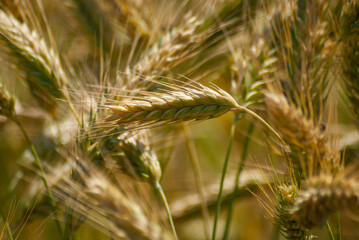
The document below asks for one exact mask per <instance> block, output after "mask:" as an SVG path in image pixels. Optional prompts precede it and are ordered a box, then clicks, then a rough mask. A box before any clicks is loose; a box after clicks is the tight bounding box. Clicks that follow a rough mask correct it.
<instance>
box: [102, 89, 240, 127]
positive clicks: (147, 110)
mask: <svg viewBox="0 0 359 240" xmlns="http://www.w3.org/2000/svg"><path fill="white" fill-rule="evenodd" d="M105 108H107V109H108V110H110V113H112V115H110V116H108V117H107V118H106V119H105V121H106V122H110V121H111V122H114V123H116V124H128V123H141V124H144V123H159V122H163V123H173V122H182V121H198V120H205V119H209V118H214V117H218V116H221V115H222V114H224V113H226V112H228V111H230V110H232V109H237V108H239V105H238V104H237V103H236V101H235V100H234V99H233V98H232V97H231V96H230V95H229V94H228V93H226V92H225V91H223V90H221V89H219V88H216V89H211V88H208V87H204V86H201V88H197V89H194V88H189V87H177V88H176V89H174V90H169V91H164V92H161V93H154V92H146V94H145V95H144V96H143V97H142V98H141V99H140V100H129V101H123V102H119V105H108V106H105Z"/></svg>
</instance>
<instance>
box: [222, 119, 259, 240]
mask: <svg viewBox="0 0 359 240" xmlns="http://www.w3.org/2000/svg"><path fill="white" fill-rule="evenodd" d="M253 130H254V125H253V124H252V123H251V124H250V126H249V128H248V133H247V136H246V138H245V140H244V144H243V151H242V156H241V160H240V162H239V166H238V170H237V175H236V178H235V183H234V187H233V191H232V196H231V199H230V201H229V205H228V215H227V221H226V227H225V230H224V233H223V239H224V240H226V239H228V237H229V232H230V228H231V222H232V217H233V203H234V200H235V199H236V196H237V192H238V186H239V179H240V176H241V173H242V170H243V167H244V162H245V161H246V158H247V153H248V146H249V142H250V136H251V134H252V132H253Z"/></svg>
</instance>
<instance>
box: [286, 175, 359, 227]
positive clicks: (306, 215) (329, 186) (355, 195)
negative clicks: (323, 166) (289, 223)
mask: <svg viewBox="0 0 359 240" xmlns="http://www.w3.org/2000/svg"><path fill="white" fill-rule="evenodd" d="M358 204H359V184H358V181H357V178H356V177H354V178H353V177H347V176H343V174H339V175H337V176H333V174H325V173H322V174H320V175H319V176H316V177H312V178H310V179H308V180H306V181H305V182H304V186H303V188H302V190H301V191H300V193H299V194H298V196H297V198H296V199H295V201H294V202H293V207H292V209H291V211H290V213H291V215H292V216H293V218H294V219H295V220H296V221H298V222H299V223H300V224H301V225H302V226H304V227H306V228H309V229H310V228H313V227H315V226H318V225H320V224H321V223H323V222H324V220H325V219H326V218H327V217H328V216H329V215H330V214H332V213H335V212H336V211H339V210H343V209H345V208H347V207H357V206H358Z"/></svg>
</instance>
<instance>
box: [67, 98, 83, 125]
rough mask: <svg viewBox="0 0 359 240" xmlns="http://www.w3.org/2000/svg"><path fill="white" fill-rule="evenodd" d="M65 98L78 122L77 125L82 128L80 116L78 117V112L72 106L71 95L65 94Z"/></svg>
mask: <svg viewBox="0 0 359 240" xmlns="http://www.w3.org/2000/svg"><path fill="white" fill-rule="evenodd" d="M63 96H64V97H65V99H66V102H67V105H68V106H69V107H70V109H71V111H72V112H73V114H74V116H75V118H76V121H77V123H78V124H79V126H81V121H80V118H79V115H77V112H76V110H75V108H74V106H73V105H72V103H71V101H70V97H69V94H68V92H67V91H66V92H63Z"/></svg>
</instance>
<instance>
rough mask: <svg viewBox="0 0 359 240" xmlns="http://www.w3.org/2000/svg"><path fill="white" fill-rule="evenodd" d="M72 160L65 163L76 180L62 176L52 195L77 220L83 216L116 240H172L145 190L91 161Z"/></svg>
mask: <svg viewBox="0 0 359 240" xmlns="http://www.w3.org/2000/svg"><path fill="white" fill-rule="evenodd" d="M75 158H76V160H74V159H71V157H69V158H68V162H69V163H70V164H71V165H72V166H73V171H74V173H76V174H77V176H78V180H79V181H76V180H74V179H73V178H72V177H71V176H61V181H60V182H59V183H58V184H57V185H56V186H55V187H54V188H53V189H52V192H53V194H54V196H55V197H56V198H57V199H59V200H60V201H61V202H63V203H64V204H65V205H66V206H67V207H69V208H70V209H72V210H73V211H74V213H75V214H76V215H77V216H78V217H82V216H86V218H87V219H88V222H89V223H90V224H91V225H92V226H93V227H95V228H97V229H98V230H100V231H102V232H103V233H105V234H107V235H108V236H110V237H115V238H118V239H148V240H150V239H154V240H169V239H174V236H173V234H172V233H171V231H170V230H169V228H168V226H166V225H165V220H164V219H163V218H162V217H161V214H160V213H159V212H160V209H159V207H158V206H157V205H156V204H153V203H151V202H147V201H148V198H149V197H150V196H149V195H148V191H147V190H148V189H146V188H144V186H140V185H139V184H138V182H136V181H135V180H134V179H133V178H130V177H126V175H123V174H121V173H120V172H117V171H115V170H114V169H113V170H114V172H112V176H114V177H111V176H110V175H109V174H108V173H105V172H104V171H103V170H102V169H100V168H99V167H97V166H94V165H93V164H92V163H91V162H89V161H87V160H84V159H83V158H80V157H75ZM54 175H56V171H55V170H54ZM154 202H156V201H154Z"/></svg>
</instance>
